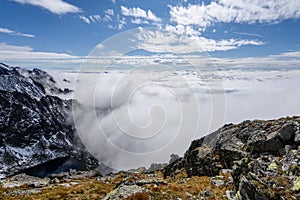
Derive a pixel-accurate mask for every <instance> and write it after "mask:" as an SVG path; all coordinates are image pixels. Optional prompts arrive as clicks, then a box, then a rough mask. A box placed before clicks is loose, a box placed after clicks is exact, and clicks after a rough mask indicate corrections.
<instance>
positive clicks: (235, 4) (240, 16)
mask: <svg viewBox="0 0 300 200" xmlns="http://www.w3.org/2000/svg"><path fill="white" fill-rule="evenodd" d="M170 15H171V21H173V22H176V23H178V24H182V25H197V26H200V27H208V26H211V25H213V24H215V23H219V22H222V23H230V22H233V23H247V24H254V23H257V22H258V23H276V22H279V21H282V20H284V19H291V18H300V4H299V1H298V0H281V1H273V0H219V1H212V2H211V3H210V4H209V5H204V4H202V5H192V4H189V5H188V6H170Z"/></svg>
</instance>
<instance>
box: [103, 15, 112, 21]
mask: <svg viewBox="0 0 300 200" xmlns="http://www.w3.org/2000/svg"><path fill="white" fill-rule="evenodd" d="M103 20H104V21H106V22H108V21H112V18H111V16H110V15H107V14H106V15H105V16H104V19H103Z"/></svg>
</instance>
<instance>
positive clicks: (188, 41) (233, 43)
mask: <svg viewBox="0 0 300 200" xmlns="http://www.w3.org/2000/svg"><path fill="white" fill-rule="evenodd" d="M175 31H177V32H178V34H179V35H178V34H176V33H172V32H162V31H155V30H153V31H152V30H146V29H143V28H140V32H139V35H138V40H139V43H137V45H138V47H137V48H139V49H144V50H146V51H149V52H160V53H162V52H173V53H184V54H187V53H195V52H212V51H226V50H231V49H236V48H238V47H240V46H244V45H254V46H258V45H263V44H264V42H262V41H258V40H237V39H229V40H225V39H222V40H214V39H209V38H205V37H202V36H186V35H180V33H181V32H184V31H185V28H184V27H183V26H182V27H181V28H177V29H176V30H175Z"/></svg>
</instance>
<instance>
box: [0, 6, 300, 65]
mask: <svg viewBox="0 0 300 200" xmlns="http://www.w3.org/2000/svg"><path fill="white" fill-rule="evenodd" d="M139 27H140V30H143V31H144V30H145V29H146V28H147V27H153V28H154V29H155V30H156V31H155V33H156V35H155V38H149V37H145V38H144V40H145V41H143V42H144V43H143V42H142V43H143V44H141V45H140V44H139V45H138V46H139V47H141V49H143V50H145V51H147V52H151V53H161V54H163V53H165V52H169V51H170V49H173V48H172V47H173V45H174V40H175V39H178V40H180V41H190V40H193V41H196V43H197V44H198V45H199V46H201V49H202V50H201V52H207V54H208V55H209V56H210V58H211V59H212V60H214V61H215V62H216V63H217V64H222V65H228V63H232V62H234V63H237V65H248V64H249V63H250V64H253V62H257V64H269V65H278V66H281V65H293V66H298V64H299V63H300V62H299V61H300V37H299V35H300V2H299V0H281V1H277V0H252V1H251V0H215V1H208V0H204V1H187V0H176V1H149V0H147V1H146V0H138V1H137V0H131V1H123V0H101V1H99V0H86V1H78V0H77V1H76V0H51V1H49V0H2V2H1V7H0V61H1V62H5V63H8V64H12V65H19V66H24V67H33V66H34V67H40V68H56V69H58V68H60V67H61V68H63V69H68V68H72V67H76V66H78V65H79V64H80V63H81V62H82V61H83V59H84V58H85V56H87V55H88V54H89V52H91V51H92V50H93V49H94V47H95V46H96V45H98V44H99V43H101V42H103V41H105V40H106V39H108V38H110V37H111V36H113V35H115V34H117V33H122V32H124V31H126V30H130V29H134V28H139ZM144 32H145V31H144ZM158 32H161V33H162V34H157V33H158ZM166 36H167V37H166ZM168 38H173V39H174V40H173V41H166V40H167V39H168ZM151 41H155V42H158V41H159V42H160V43H159V42H158V43H155V42H154V43H153V44H151ZM161 42H164V44H163V45H161ZM116 45H117V44H116ZM157 45H161V46H160V48H159V50H157V48H156V47H157ZM185 45H186V46H185V47H184V48H188V49H192V51H189V52H186V50H184V51H183V52H181V50H182V47H178V48H176V49H175V48H174V51H175V52H174V53H176V54H180V53H184V54H185V55H186V54H191V55H192V54H193V53H195V52H196V53H197V52H198V53H199V50H196V49H197V48H193V47H194V46H193V45H192V44H191V43H190V42H186V44H185ZM189 45H190V46H189ZM194 49H195V52H193V50H194ZM172 51H173V50H172ZM160 58H161V59H162V57H160ZM134 59H137V58H136V57H135V58H134ZM148 60H149V59H148ZM149 62H150V61H149ZM299 65H300V64H299Z"/></svg>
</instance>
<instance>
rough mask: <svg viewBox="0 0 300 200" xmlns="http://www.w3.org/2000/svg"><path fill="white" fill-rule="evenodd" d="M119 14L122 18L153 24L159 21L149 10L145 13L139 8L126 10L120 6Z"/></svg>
mask: <svg viewBox="0 0 300 200" xmlns="http://www.w3.org/2000/svg"><path fill="white" fill-rule="evenodd" d="M121 12H122V14H123V15H124V16H131V17H135V18H143V19H146V20H151V21H154V22H160V21H161V19H160V18H158V17H157V16H156V15H155V14H154V13H153V12H152V11H151V10H148V11H145V10H143V9H141V8H139V7H133V8H126V7H125V6H121Z"/></svg>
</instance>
